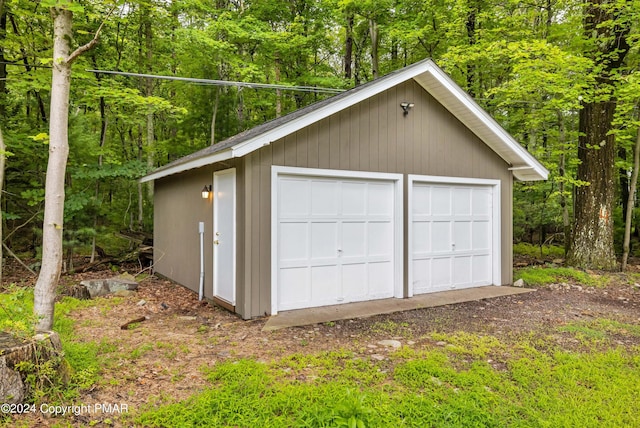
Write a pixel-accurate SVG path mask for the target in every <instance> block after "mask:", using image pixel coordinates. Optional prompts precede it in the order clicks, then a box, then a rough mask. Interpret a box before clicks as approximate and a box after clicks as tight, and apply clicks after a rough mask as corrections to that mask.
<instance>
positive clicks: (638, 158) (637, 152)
mask: <svg viewBox="0 0 640 428" xmlns="http://www.w3.org/2000/svg"><path fill="white" fill-rule="evenodd" d="M638 169H640V129H638V133H637V135H636V145H635V147H634V148H633V172H632V173H631V188H630V189H629V199H628V202H627V218H626V220H625V222H624V242H623V244H622V247H623V252H622V266H621V269H622V271H623V272H624V271H625V270H627V261H628V260H629V251H630V246H629V242H630V241H631V220H632V219H633V205H634V200H635V194H636V187H637V185H638Z"/></svg>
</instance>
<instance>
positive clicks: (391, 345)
mask: <svg viewBox="0 0 640 428" xmlns="http://www.w3.org/2000/svg"><path fill="white" fill-rule="evenodd" d="M378 345H381V346H384V347H387V348H394V349H397V348H399V347H401V346H402V343H400V341H399V340H381V341H379V342H378Z"/></svg>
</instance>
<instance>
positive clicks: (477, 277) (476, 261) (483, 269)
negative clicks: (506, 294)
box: [472, 255, 491, 285]
mask: <svg viewBox="0 0 640 428" xmlns="http://www.w3.org/2000/svg"><path fill="white" fill-rule="evenodd" d="M472 269H473V270H472V272H473V281H474V285H489V284H491V257H490V256H488V255H486V256H474V257H473V265H472Z"/></svg>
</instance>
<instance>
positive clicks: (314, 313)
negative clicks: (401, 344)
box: [263, 286, 535, 331]
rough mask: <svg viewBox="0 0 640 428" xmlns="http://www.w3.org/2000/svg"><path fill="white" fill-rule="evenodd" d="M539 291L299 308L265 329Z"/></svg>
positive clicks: (470, 291) (476, 291)
mask: <svg viewBox="0 0 640 428" xmlns="http://www.w3.org/2000/svg"><path fill="white" fill-rule="evenodd" d="M532 291H535V290H534V289H528V288H515V287H506V286H500V287H498V286H487V287H476V288H466V289H463V290H451V291H442V292H438V293H429V294H420V295H417V296H414V297H412V298H410V299H382V300H371V301H367V302H357V303H345V304H342V305H334V306H322V307H319V308H308V309H297V310H294V311H284V312H280V313H279V314H278V315H275V316H272V317H270V318H269V320H268V321H267V323H266V324H265V326H264V328H263V330H264V331H270V330H278V329H281V328H287V327H296V326H303V325H311V324H319V323H324V322H329V321H337V320H344V319H354V318H366V317H370V316H373V315H380V314H390V313H393V312H401V311H409V310H413V309H421V308H432V307H435V306H444V305H451V304H455V303H463V302H471V301H475V300H483V299H490V298H492V297H502V296H512V295H516V294H522V293H529V292H532Z"/></svg>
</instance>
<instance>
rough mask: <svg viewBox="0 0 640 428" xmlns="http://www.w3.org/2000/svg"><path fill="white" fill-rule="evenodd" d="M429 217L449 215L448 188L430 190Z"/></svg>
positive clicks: (449, 196) (449, 195)
mask: <svg viewBox="0 0 640 428" xmlns="http://www.w3.org/2000/svg"><path fill="white" fill-rule="evenodd" d="M431 215H434V216H438V215H446V216H448V215H451V190H450V189H449V188H448V187H437V186H436V187H433V188H432V189H431Z"/></svg>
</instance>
